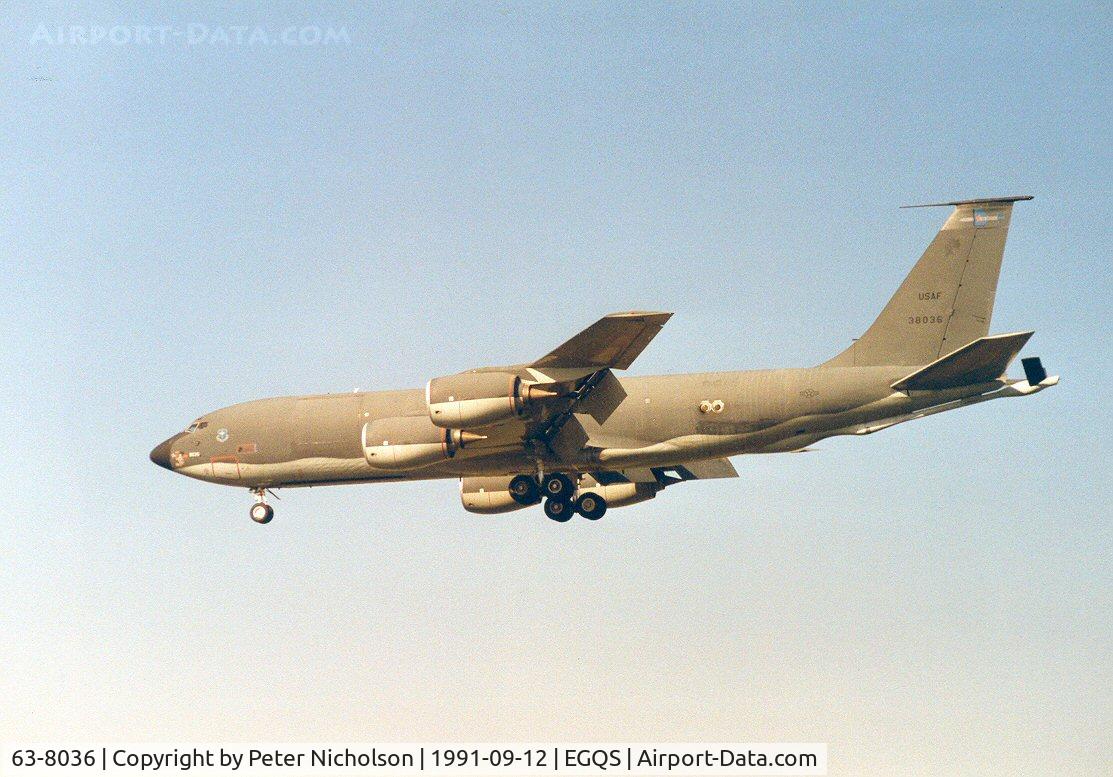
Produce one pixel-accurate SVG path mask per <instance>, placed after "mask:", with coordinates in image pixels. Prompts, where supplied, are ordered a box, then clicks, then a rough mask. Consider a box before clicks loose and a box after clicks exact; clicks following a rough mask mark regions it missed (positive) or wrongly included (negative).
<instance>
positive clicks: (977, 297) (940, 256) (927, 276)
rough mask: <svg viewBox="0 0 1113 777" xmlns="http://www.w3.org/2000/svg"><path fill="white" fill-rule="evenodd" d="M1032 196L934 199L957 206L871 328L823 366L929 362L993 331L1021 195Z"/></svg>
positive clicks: (1026, 197)
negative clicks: (995, 301)
mask: <svg viewBox="0 0 1113 777" xmlns="http://www.w3.org/2000/svg"><path fill="white" fill-rule="evenodd" d="M1030 199H1032V198H1031V197H1030V196H1025V197H997V198H992V199H982V200H963V201H961V202H941V203H932V205H953V206H954V212H952V213H951V215H950V218H948V219H947V221H946V223H945V224H944V225H943V228H942V229H941V230H939V234H937V235H936V236H935V239H934V240H932V241H931V245H929V246H928V247H927V250H926V251H924V255H923V256H922V257H920V261H918V262H916V266H915V267H913V268H912V272H910V273H909V274H908V277H907V278H905V279H904V283H902V284H901V285H900V288H899V289H897V292H896V294H894V295H893V297H892V299H890V300H889V304H888V305H886V306H885V309H884V310H882V311H881V315H879V316H878V317H877V320H876V321H874V322H873V324H872V325H871V326H870V328H869V329H867V330H866V333H865V334H864V335H862V336H861V337H860V338H858V340H857V341H855V343H854V344H853V345H852V346H850V347H849V348H847V349H846V350H845V351H843V352H842V353H840V354H839V355H838V356H836V357H835V358H833V359H831V360H830V361H828V362H826V363H825V364H824V365H823V366H825V367H858V366H877V365H888V364H893V365H922V364H929V363H930V362H933V361H935V360H936V359H938V358H939V357H940V356H945V355H946V354H948V353H950V352H952V351H954V350H955V349H957V348H961V347H962V346H964V345H966V344H967V343H971V342H973V341H974V340H977V339H978V338H980V337H985V336H986V335H987V334H988V333H989V321H990V317H991V316H992V315H993V299H994V296H995V295H996V292H997V277H998V275H999V274H1000V271H1001V257H1002V255H1003V254H1004V251H1005V237H1006V236H1007V235H1008V232H1009V218H1010V216H1011V215H1012V209H1013V203H1014V202H1017V201H1018V200H1030ZM906 207H928V206H919V205H912V206H906Z"/></svg>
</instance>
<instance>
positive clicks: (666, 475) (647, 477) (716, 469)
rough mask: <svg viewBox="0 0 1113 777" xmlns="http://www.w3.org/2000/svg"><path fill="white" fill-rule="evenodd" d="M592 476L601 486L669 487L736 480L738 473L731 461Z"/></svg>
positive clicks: (720, 460) (716, 460)
mask: <svg viewBox="0 0 1113 777" xmlns="http://www.w3.org/2000/svg"><path fill="white" fill-rule="evenodd" d="M591 476H592V477H593V478H595V481H596V482H597V483H599V484H600V485H604V486H605V485H610V484H612V483H657V484H658V485H660V486H669V485H672V484H673V483H682V482H684V481H685V480H713V479H717V478H736V477H738V471H737V470H736V469H735V468H734V465H733V464H732V463H731V461H730V459H707V460H705V461H689V462H685V463H684V464H680V465H677V466H674V467H628V468H626V469H619V470H601V471H598V472H592V473H591Z"/></svg>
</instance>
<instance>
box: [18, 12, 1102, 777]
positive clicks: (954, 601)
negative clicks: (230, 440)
mask: <svg viewBox="0 0 1113 777" xmlns="http://www.w3.org/2000/svg"><path fill="white" fill-rule="evenodd" d="M2 14H3V17H2V25H0V84H2V85H3V94H2V97H3V99H2V100H0V137H2V138H3V142H0V165H2V169H3V182H4V185H3V186H2V187H0V235H2V240H0V284H2V291H3V295H2V298H3V303H2V305H0V326H2V332H3V336H2V339H0V365H2V369H0V390H2V393H3V397H4V400H3V403H2V407H3V410H2V413H3V422H4V424H3V425H4V428H5V440H4V447H3V450H4V457H3V467H2V468H0V563H2V566H3V572H2V576H0V596H2V600H0V603H2V607H0V698H2V699H3V700H4V701H3V703H0V735H2V736H0V738H3V739H7V740H45V739H50V738H61V739H68V740H75V739H78V740H80V739H90V740H91V739H108V740H123V741H128V740H131V741H134V740H191V739H199V740H217V741H220V740H224V741H253V740H275V741H314V740H320V741H325V740H335V741H344V740H349V741H375V740H400V741H406V740H409V741H415V740H435V739H456V738H458V739H464V740H472V741H483V740H501V741H514V740H521V741H528V740H538V739H549V740H560V739H565V738H569V739H580V740H589V741H590V740H633V741H649V740H654V739H659V740H664V741H670V740H671V741H700V740H709V741H825V742H829V743H830V772H831V774H839V775H842V774H864V773H874V774H896V775H903V774H1040V775H1044V774H1108V773H1109V772H1110V770H1111V768H1113V766H1111V763H1113V746H1111V744H1110V737H1109V731H1110V727H1111V726H1113V660H1111V651H1110V643H1111V640H1113V617H1111V612H1113V609H1111V596H1110V591H1111V583H1113V574H1111V565H1110V557H1111V551H1113V547H1111V545H1113V543H1111V536H1110V520H1109V519H1110V508H1111V504H1113V488H1111V476H1110V457H1111V455H1113V450H1111V446H1110V441H1109V440H1110V435H1111V433H1113V428H1111V427H1113V425H1111V423H1110V413H1109V401H1110V395H1109V391H1108V385H1109V381H1110V374H1111V370H1113V363H1111V362H1113V360H1111V358H1110V356H1111V346H1110V344H1109V341H1110V331H1109V314H1110V302H1109V300H1110V294H1111V293H1113V288H1111V283H1110V269H1109V254H1110V240H1109V236H1110V232H1109V228H1108V225H1109V220H1110V208H1109V197H1110V177H1111V173H1113V169H1111V164H1110V148H1111V145H1113V144H1111V137H1110V125H1111V123H1113V116H1111V110H1110V106H1111V104H1113V103H1111V94H1110V91H1111V90H1110V62H1111V59H1113V58H1111V53H1113V52H1111V46H1110V43H1109V41H1110V36H1111V21H1113V18H1111V17H1113V12H1111V10H1110V6H1109V4H1107V3H1095V4H1078V5H1073V4H1072V5H1058V4H1051V5H1048V4H1046V3H1038V4H1026V5H1023V6H1014V5H1013V4H1004V5H1003V6H1002V7H998V5H997V4H993V5H990V4H984V3H974V4H970V3H961V4H953V5H937V4H933V5H932V6H931V7H930V8H917V7H915V6H913V5H901V6H898V7H896V8H892V7H884V6H876V7H862V8H858V7H857V6H855V7H850V6H844V7H837V8H832V7H823V6H817V5H813V4H800V5H798V6H796V7H794V8H791V9H786V8H781V7H779V6H778V5H767V6H766V5H749V4H737V5H728V4H717V5H700V6H692V7H689V6H659V5H647V4H640V3H639V4H632V5H594V6H588V5H570V6H564V5H552V6H535V5H523V4H518V3H513V2H501V3H497V4H492V5H490V6H473V5H470V4H459V5H451V6H445V5H438V6H433V7H422V8H415V7H404V6H396V5H390V6H368V7H364V6H363V5H359V6H356V5H355V4H352V5H339V6H337V7H303V6H302V4H293V3H291V4H288V5H281V6H280V5H275V4H270V3H263V4H259V5H258V6H252V5H244V6H240V7H237V8H236V9H235V10H226V9H224V8H223V7H222V4H215V3H214V4H211V5H197V6H195V7H192V8H189V9H180V8H178V7H177V6H175V5H171V4H167V5H152V6H141V7H120V8H113V7H110V6H107V5H105V4H88V5H82V4H74V3H57V4H53V5H45V4H44V5H26V6H21V5H20V4H15V5H14V6H13V5H11V4H6V5H5V9H4V10H3V11H2ZM191 23H194V24H202V25H205V27H206V28H207V29H209V30H210V31H212V30H213V29H214V28H217V27H224V28H228V27H230V26H232V25H238V24H239V25H248V26H250V27H254V26H260V27H262V28H264V29H265V30H266V31H267V32H268V34H270V35H271V36H278V35H279V34H280V33H281V31H282V30H283V29H285V28H286V27H288V26H291V25H293V26H298V27H301V26H306V25H308V26H317V27H321V28H326V27H329V26H332V27H334V28H344V29H345V30H346V31H347V34H348V36H349V38H350V43H349V44H344V43H342V42H341V43H339V44H335V45H329V46H324V45H318V46H284V45H273V46H271V45H256V46H248V45H238V46H237V45H225V44H221V43H217V44H215V45H213V44H208V43H202V44H199V45H193V46H191V45H188V44H187V43H186V42H184V41H183V40H181V39H177V40H175V41H169V42H167V43H166V44H165V45H159V44H158V43H157V42H156V43H153V44H152V45H140V44H136V43H128V44H125V45H113V44H111V43H108V42H104V41H102V42H100V43H98V44H96V45H91V44H88V43H87V44H85V45H81V44H76V43H73V44H71V43H65V44H61V45H58V44H50V43H46V42H43V41H41V40H40V41H38V42H36V43H34V44H32V43H31V41H32V38H33V36H34V35H35V32H36V29H37V27H38V25H40V24H46V25H47V26H48V27H51V28H53V27H55V26H57V25H84V26H91V25H97V24H99V25H105V26H112V25H132V26H134V25H137V24H146V25H159V24H164V25H171V26H174V27H175V28H176V29H178V30H182V31H184V30H186V29H187V26H188V25H189V24H191ZM1029 193H1030V194H1034V195H1036V199H1035V200H1034V201H1033V202H1030V203H1021V204H1020V205H1018V206H1017V208H1016V210H1015V211H1014V214H1013V222H1012V230H1011V234H1010V236H1009V244H1008V247H1007V250H1006V254H1005V265H1004V269H1003V271H1002V276H1001V284H1000V288H999V294H998V298H997V309H996V315H995V318H994V322H993V327H992V331H994V332H1007V331H1013V330H1017V329H1027V328H1033V329H1035V330H1036V335H1035V337H1034V338H1033V339H1032V341H1031V343H1030V344H1029V346H1028V348H1027V350H1026V353H1027V354H1029V355H1034V354H1038V355H1041V356H1042V357H1043V358H1044V362H1045V364H1046V365H1047V366H1048V368H1049V369H1050V370H1051V371H1052V372H1053V373H1061V374H1062V376H1063V382H1062V385H1061V386H1060V387H1059V388H1057V389H1055V390H1053V391H1048V392H1046V393H1044V394H1041V395H1039V396H1038V397H1034V398H1031V399H1026V400H1023V401H1020V400H1017V401H1010V402H1007V403H1005V402H1001V403H991V404H987V405H981V406H979V407H977V408H973V409H969V410H965V411H961V412H958V413H953V414H947V415H945V416H938V417H935V418H932V419H929V420H925V421H922V422H919V423H916V424H909V425H906V426H901V427H899V428H897V429H894V430H891V431H887V432H884V433H882V434H878V435H876V436H872V437H869V438H866V439H838V440H830V441H826V442H823V443H821V444H820V445H819V446H818V448H819V450H818V451H817V452H815V453H810V454H806V455H779V456H770V457H746V458H740V459H736V460H735V463H736V466H737V467H738V470H739V473H740V475H741V478H740V479H738V480H731V481H717V482H708V483H695V484H689V485H687V486H682V487H677V488H673V489H669V490H668V491H667V492H665V493H663V494H661V495H660V496H659V497H658V498H657V499H656V500H655V501H652V502H650V503H647V504H644V505H640V506H637V507H633V508H629V509H623V510H614V511H612V512H610V513H609V514H608V515H607V517H606V518H605V519H604V520H603V521H601V522H599V523H598V524H593V523H589V522H587V521H583V520H575V521H572V522H571V523H569V524H567V525H557V524H555V523H553V522H551V521H548V520H546V519H545V518H544V517H543V515H542V514H541V511H540V510H530V511H523V512H519V513H512V514H509V515H506V516H490V517H484V516H476V515H471V514H469V513H466V512H465V511H464V510H463V508H462V507H461V506H460V504H459V498H458V492H457V486H456V483H454V482H450V481H442V482H432V483H417V484H409V485H395V486H352V487H344V488H315V489H312V490H287V491H284V492H283V493H281V496H282V501H281V502H278V503H276V507H277V517H276V518H275V520H274V522H273V523H272V524H270V525H269V526H267V527H260V526H257V525H255V524H253V523H252V522H251V521H250V520H249V519H248V515H247V511H248V506H249V504H250V501H251V500H250V497H249V495H248V494H247V493H246V492H244V491H239V490H235V489H230V488H224V487H217V486H214V485H209V484H204V483H199V482H196V481H192V480H188V479H186V478H182V477H174V476H172V475H171V474H170V473H168V472H165V471H163V470H161V469H159V468H157V467H155V466H154V465H153V464H151V462H150V461H148V459H147V453H148V451H149V450H150V449H151V447H152V446H153V445H154V444H155V443H157V442H159V441H160V440H162V439H164V438H165V437H167V436H168V435H170V434H171V433H173V432H175V431H177V430H180V429H182V428H183V427H184V426H185V425H186V424H187V423H188V422H189V421H190V420H191V419H192V418H194V417H196V416H197V415H199V414H201V413H202V412H204V411H207V410H211V409H214V408H217V407H220V406H223V405H227V404H231V403H233V402H237V401H241V400H245V399H251V398H256V397H261V396H267V395H276V394H288V393H307V392H318V391H350V390H352V389H353V388H355V387H360V388H362V389H372V388H397V387H407V386H417V385H420V384H423V383H424V382H425V381H426V380H427V379H428V378H430V377H432V376H434V375H438V374H447V373H450V372H454V371H457V370H461V369H465V368H469V367H475V366H481V365H485V364H502V363H509V362H514V361H524V360H528V359H530V358H533V357H536V356H539V355H541V354H543V353H545V352H547V351H548V350H549V349H551V348H552V347H553V346H554V345H556V344H557V343H559V342H561V341H562V340H564V339H565V338H566V337H567V336H569V335H571V334H573V333H575V332H576V331H578V330H579V329H580V328H582V327H583V326H586V325H587V324H589V323H590V322H592V321H594V320H595V319H596V318H597V317H599V316H600V315H602V314H603V313H606V312H608V311H613V310H622V309H630V308H649V309H665V310H672V311H675V312H676V315H675V317H674V318H673V320H672V321H671V322H670V323H669V324H668V326H667V327H666V328H665V330H664V331H663V332H662V334H661V335H660V336H659V337H658V338H657V340H655V341H654V342H653V344H652V345H651V347H650V348H649V349H648V350H647V351H646V353H645V354H643V356H642V357H641V358H640V359H639V360H638V362H637V363H636V365H635V370H633V372H634V373H635V374H652V373H657V372H673V371H702V370H715V369H747V368H757V367H776V366H804V365H810V364H815V363H818V362H820V361H822V360H824V359H825V358H827V357H828V356H830V355H832V354H834V353H835V352H837V351H838V350H840V349H841V348H843V347H844V346H845V345H846V344H848V343H849V342H850V339H851V338H852V337H855V336H857V335H858V334H859V333H860V332H861V331H863V330H864V329H865V327H866V326H867V325H868V324H869V322H870V321H871V320H872V319H873V317H874V315H875V314H876V313H877V312H878V311H879V310H880V308H881V306H882V305H883V304H884V302H885V300H886V299H887V298H888V295H889V294H890V293H891V292H892V291H893V290H894V289H895V288H896V286H897V285H898V283H899V282H900V280H901V279H902V278H903V277H904V275H905V274H906V272H907V271H908V269H909V268H910V267H911V265H912V263H913V262H914V261H915V260H916V258H917V257H918V256H919V255H920V253H921V251H922V250H923V248H924V247H925V246H926V245H927V243H928V242H929V240H930V239H931V238H932V236H933V235H934V234H935V232H936V230H937V229H938V228H939V226H940V225H941V224H942V222H943V220H944V219H945V218H946V216H947V211H946V209H924V210H911V211H909V210H898V208H897V206H898V205H901V204H905V203H912V202H925V201H936V200H939V199H950V198H956V197H973V196H989V195H1003V194H1029ZM1015 371H1018V368H1015Z"/></svg>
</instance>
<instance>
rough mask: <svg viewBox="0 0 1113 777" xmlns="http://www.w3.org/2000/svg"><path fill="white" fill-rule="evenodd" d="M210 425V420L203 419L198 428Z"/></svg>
mask: <svg viewBox="0 0 1113 777" xmlns="http://www.w3.org/2000/svg"><path fill="white" fill-rule="evenodd" d="M208 425H209V422H208V421H202V422H201V423H199V424H197V428H198V429H204V428H205V427H206V426H208Z"/></svg>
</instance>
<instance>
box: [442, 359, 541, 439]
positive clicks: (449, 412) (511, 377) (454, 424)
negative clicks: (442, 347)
mask: <svg viewBox="0 0 1113 777" xmlns="http://www.w3.org/2000/svg"><path fill="white" fill-rule="evenodd" d="M556 396H560V392H558V391H556V390H554V389H551V388H542V387H540V386H538V385H536V384H534V383H528V382H525V381H523V380H522V379H521V378H520V377H518V376H517V375H515V374H513V373H510V372H479V371H473V372H461V373H459V374H457V375H448V376H446V377H443V378H433V379H432V380H431V381H429V383H428V384H426V386H425V403H426V405H427V406H428V408H429V417H430V418H431V419H432V420H433V423H434V424H436V425H437V426H439V427H442V428H444V429H474V428H476V427H480V426H488V425H490V424H496V423H499V422H501V421H509V420H510V419H512V418H518V417H520V416H524V415H525V414H526V412H527V410H528V408H529V405H530V404H531V403H532V402H535V401H537V400H539V399H545V398H550V397H556Z"/></svg>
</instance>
